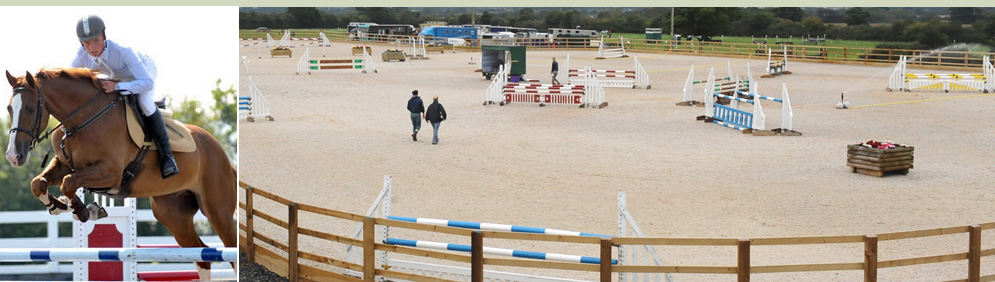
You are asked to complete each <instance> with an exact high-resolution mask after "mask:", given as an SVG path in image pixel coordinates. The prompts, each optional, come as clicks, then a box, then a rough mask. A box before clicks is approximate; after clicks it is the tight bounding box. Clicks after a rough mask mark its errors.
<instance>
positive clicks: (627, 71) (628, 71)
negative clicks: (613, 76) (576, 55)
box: [570, 69, 636, 74]
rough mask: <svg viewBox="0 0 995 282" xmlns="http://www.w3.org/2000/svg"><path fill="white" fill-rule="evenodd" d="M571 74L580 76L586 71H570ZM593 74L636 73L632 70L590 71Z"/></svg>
mask: <svg viewBox="0 0 995 282" xmlns="http://www.w3.org/2000/svg"><path fill="white" fill-rule="evenodd" d="M570 71H571V72H579V73H581V74H583V73H585V72H587V71H586V70H583V69H579V70H570ZM591 72H593V73H636V71H634V70H591Z"/></svg>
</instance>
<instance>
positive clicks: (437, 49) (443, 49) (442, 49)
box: [425, 46, 446, 54]
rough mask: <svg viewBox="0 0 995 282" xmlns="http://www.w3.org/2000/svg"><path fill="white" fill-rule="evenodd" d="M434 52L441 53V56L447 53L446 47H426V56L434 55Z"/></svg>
mask: <svg viewBox="0 0 995 282" xmlns="http://www.w3.org/2000/svg"><path fill="white" fill-rule="evenodd" d="M433 52H439V54H444V53H446V47H445V46H425V53H426V54H428V53H433Z"/></svg>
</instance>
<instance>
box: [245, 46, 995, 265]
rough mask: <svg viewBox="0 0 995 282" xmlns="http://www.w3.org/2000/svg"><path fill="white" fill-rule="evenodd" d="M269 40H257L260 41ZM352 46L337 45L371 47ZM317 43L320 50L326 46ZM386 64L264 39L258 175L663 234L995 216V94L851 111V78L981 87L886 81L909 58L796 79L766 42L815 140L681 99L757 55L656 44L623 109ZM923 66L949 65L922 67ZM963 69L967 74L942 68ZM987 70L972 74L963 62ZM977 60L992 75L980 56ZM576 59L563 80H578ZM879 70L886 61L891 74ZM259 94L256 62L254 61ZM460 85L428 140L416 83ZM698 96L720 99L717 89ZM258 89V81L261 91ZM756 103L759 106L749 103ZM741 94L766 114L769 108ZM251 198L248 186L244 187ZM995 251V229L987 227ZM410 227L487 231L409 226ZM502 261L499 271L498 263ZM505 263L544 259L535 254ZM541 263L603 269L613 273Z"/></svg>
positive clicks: (582, 250)
mask: <svg viewBox="0 0 995 282" xmlns="http://www.w3.org/2000/svg"><path fill="white" fill-rule="evenodd" d="M246 42H249V41H240V44H244V43H246ZM352 45H356V44H346V43H340V42H335V43H333V46H332V47H327V48H325V52H326V54H327V56H328V57H327V58H360V56H351V52H350V46H352ZM310 46H311V57H312V58H314V59H318V58H321V52H322V51H321V48H320V47H317V45H310ZM372 46H373V58H374V59H375V60H376V65H377V69H378V71H379V73H376V74H374V73H368V74H361V73H359V71H354V70H332V71H319V72H315V73H313V74H311V75H295V68H296V64H297V61H298V60H299V58H300V54H301V53H302V52H304V50H305V48H304V47H297V48H293V51H294V57H293V58H289V59H288V58H270V57H269V54H268V52H267V50H266V48H265V46H264V47H263V49H262V51H263V56H262V58H261V59H258V58H257V48H256V46H255V45H253V46H250V47H243V48H240V56H247V57H248V58H249V59H250V60H251V63H250V64H249V74H251V75H252V77H253V80H254V81H255V83H256V84H257V86H258V87H259V89H261V90H262V92H263V93H264V95H265V97H266V99H268V100H269V103H270V107H271V113H272V115H273V116H274V117H275V118H276V121H275V122H269V121H258V120H257V121H256V122H254V123H249V122H245V121H244V120H240V125H239V131H240V138H239V141H240V143H241V144H240V146H239V147H240V153H241V154H240V167H239V170H240V178H241V180H242V181H245V182H247V183H250V184H251V185H254V186H257V187H260V188H261V189H264V190H267V191H270V192H274V193H276V194H279V195H281V196H283V197H286V198H289V199H291V200H293V201H299V202H301V203H306V204H311V205H319V206H322V207H326V208H330V209H334V210H339V211H345V212H350V213H356V214H361V213H364V212H365V211H366V210H367V209H368V208H369V206H370V204H371V203H372V201H373V198H374V197H375V196H376V195H377V193H378V192H379V191H380V189H381V187H382V179H383V176H384V175H390V176H392V177H393V183H394V189H395V191H394V197H393V202H392V203H393V206H392V214H393V215H397V216H409V217H427V218H441V219H450V220H465V221H478V222H492V223H503V224H514V225H524V226H536V227H546V228H556V229H564V230H574V231H583V232H590V233H599V234H616V231H615V230H616V219H617V215H616V195H617V193H618V192H620V191H622V192H626V193H627V195H628V207H629V210H630V212H631V213H632V215H633V216H634V217H635V218H636V220H637V221H638V223H639V224H640V225H641V226H640V227H642V229H643V230H644V232H645V233H647V234H648V235H649V236H652V237H699V238H702V237H704V238H761V237H803V236H828V235H865V234H876V233H887V232H896V231H911V230H920V229H931V228H938V227H950V226H961V225H969V224H979V223H986V222H991V221H995V192H993V188H992V183H993V181H995V161H993V159H995V151H993V150H992V149H991V148H992V147H991V145H990V144H992V142H993V141H995V133H993V130H992V128H993V127H992V125H991V124H989V123H987V122H985V121H986V120H991V117H992V109H995V96H984V97H974V98H964V99H948V100H940V101H931V102H923V103H913V104H903V105H892V106H880V107H868V108H862V109H851V110H837V109H834V105H835V103H836V101H837V100H838V99H839V95H840V92H842V91H844V90H847V89H851V88H852V90H850V91H849V92H848V93H847V97H848V98H849V99H850V102H851V103H852V104H853V106H858V105H868V104H877V103H888V102H898V101H911V100H920V99H929V98H941V97H951V96H961V95H972V94H978V93H976V92H952V93H942V92H913V93H899V92H886V91H885V90H884V89H885V87H886V86H887V81H888V75H889V74H890V69H891V68H890V67H889V66H884V65H873V66H864V65H842V64H828V63H807V62H790V64H789V70H791V71H792V72H794V74H792V75H786V76H778V77H776V78H766V79H761V78H760V75H761V74H763V66H764V64H765V63H766V57H764V58H759V57H754V58H753V59H752V60H750V65H751V67H752V72H753V75H754V77H755V78H756V79H758V80H759V92H760V93H761V94H764V95H768V96H774V97H780V96H781V83H782V82H786V83H787V85H788V91H789V93H790V98H791V103H792V106H793V109H794V114H795V118H794V129H795V130H797V131H800V132H803V133H804V136H800V137H779V136H771V137H760V136H749V135H743V134H740V133H739V132H738V131H735V130H732V129H729V128H725V127H722V126H719V125H715V124H704V123H702V122H700V121H696V120H695V117H696V116H698V115H702V114H703V112H704V108H701V107H679V106H675V105H674V104H675V103H677V102H680V101H681V91H682V88H683V85H684V81H685V79H686V78H687V74H688V70H689V69H690V67H691V65H692V64H694V65H695V79H696V80H704V79H706V78H707V75H708V68H709V67H711V66H715V67H716V69H717V70H716V72H717V74H718V75H719V76H725V75H726V73H727V71H726V62H728V61H730V60H731V61H732V67H733V71H734V72H735V73H736V74H739V75H745V72H746V71H745V68H746V61H747V60H746V59H744V58H721V57H705V56H691V55H678V54H644V53H631V54H630V55H633V56H638V57H639V60H640V62H641V63H642V64H643V66H644V67H645V68H646V69H647V70H648V71H649V73H650V80H651V84H652V89H650V90H645V89H635V90H634V89H623V88H606V91H607V98H606V100H607V101H608V104H609V106H608V107H607V108H604V109H600V110H598V109H578V108H576V107H575V106H569V105H556V104H554V105H549V106H547V107H543V108H540V107H539V106H538V105H535V104H511V105H508V106H504V107H500V106H497V105H490V106H482V105H481V104H482V102H483V99H484V92H485V89H486V88H487V86H488V85H489V83H490V81H488V80H485V79H484V78H483V76H482V75H481V74H480V73H477V72H474V70H475V69H477V68H479V65H469V64H467V61H468V60H469V59H470V57H473V58H474V61H477V62H479V60H480V53H479V51H478V52H462V51H458V52H457V53H455V54H453V53H452V52H451V51H449V52H447V53H446V54H438V53H432V54H429V57H430V58H431V59H429V60H415V61H410V62H408V63H404V62H391V63H385V62H382V61H380V54H381V52H383V51H384V49H386V48H395V46H394V45H386V44H384V45H376V44H374V45H372ZM568 53H569V54H571V68H579V67H582V66H584V65H592V66H594V67H595V68H598V69H632V58H626V59H609V60H594V57H596V56H597V52H596V50H594V51H560V50H555V49H554V50H544V49H530V50H529V51H528V75H527V77H529V78H538V79H542V80H543V82H545V83H548V82H549V68H550V63H551V58H552V57H554V56H555V57H556V58H557V59H558V61H560V64H561V69H563V61H564V60H565V57H566V54H568ZM910 71H915V72H920V71H922V72H928V71H931V70H926V69H924V70H919V69H910ZM938 72H949V71H938ZM962 72H967V71H962ZM973 72H977V71H973ZM565 73H566V71H565V70H564V71H561V73H560V76H559V80H560V81H566V79H565ZM872 76H873V78H870V79H868V78H869V77H872ZM240 78H241V85H240V91H243V92H242V93H247V84H248V82H247V76H246V74H245V73H244V69H243V73H242V74H241V76H240ZM414 89H417V90H418V91H419V92H420V93H421V96H422V97H423V98H424V99H425V100H426V103H425V104H426V107H427V106H428V104H429V103H430V101H431V97H432V96H433V95H438V96H439V97H440V102H441V103H442V104H443V105H444V106H445V107H446V110H447V112H448V114H449V119H448V120H447V121H445V122H443V123H442V126H441V130H440V139H441V141H440V143H439V145H437V146H433V145H431V137H432V127H431V125H429V124H428V123H423V124H422V133H421V134H419V141H418V142H412V140H411V137H410V134H411V121H410V119H409V116H408V112H407V111H406V110H405V105H406V101H407V100H408V98H409V97H410V92H411V90H414ZM696 89H699V90H697V91H696V94H695V99H696V100H699V101H700V100H701V94H700V91H701V90H700V88H696ZM243 95H244V94H243ZM746 106H749V105H746ZM746 106H741V107H740V108H741V109H746V111H752V108H751V107H746ZM763 106H764V112H765V113H766V114H767V128H768V129H771V128H777V127H780V117H781V114H780V105H779V104H777V103H773V102H764V104H763ZM869 139H874V140H892V141H895V142H901V143H906V144H910V145H913V146H915V147H916V153H915V154H916V155H915V168H914V169H912V171H911V173H909V174H908V175H905V176H902V175H897V176H889V177H884V178H878V177H871V176H865V175H860V174H853V173H850V171H849V168H848V167H847V166H846V145H847V144H853V143H858V142H862V141H866V140H869ZM239 192H240V194H243V195H242V197H244V193H243V192H244V191H243V190H241V189H240V191H239ZM256 199H257V200H256V201H255V203H256V204H257V206H258V208H259V209H263V210H266V211H269V213H270V214H272V215H275V216H278V217H280V218H286V208H283V207H279V206H277V205H275V204H272V203H271V202H268V201H263V200H258V199H260V198H256ZM256 222H257V225H256V226H257V229H259V230H260V232H262V233H263V234H267V235H268V236H270V237H273V238H275V239H277V240H278V241H285V240H286V234H285V232H280V231H278V230H279V229H277V228H276V227H275V226H273V225H271V224H267V223H265V221H262V220H257V221H256ZM301 222H302V226H304V227H306V228H313V229H317V230H321V231H324V232H331V233H333V234H340V235H341V234H349V233H351V232H352V231H353V229H354V228H355V226H356V225H355V224H354V223H350V222H346V221H341V220H328V219H326V218H325V217H318V216H314V215H310V214H304V215H302V216H301ZM982 235H983V245H982V248H983V249H988V248H993V247H995V232H993V231H991V230H989V231H986V232H983V234H982ZM391 237H397V238H406V239H421V240H435V241H443V242H452V243H461V244H469V238H453V237H447V236H444V235H437V234H424V233H422V232H413V231H406V230H396V231H395V230H392V232H391ZM967 242H968V240H967V234H966V233H964V234H959V235H946V236H940V237H932V238H927V239H915V240H900V241H888V242H882V243H880V246H879V256H880V259H881V260H889V259H900V258H908V257H916V256H927V255H941V254H951V253H960V252H966V251H967ZM485 243H487V244H488V246H494V247H504V248H515V249H521V250H530V251H548V252H561V253H567V254H575V255H586V256H597V255H598V249H597V246H593V245H591V246H586V245H580V244H563V243H559V244H549V243H541V242H528V243H521V242H509V241H505V240H493V239H492V240H489V241H488V240H485ZM301 248H302V249H305V250H309V251H312V252H315V253H320V254H330V255H334V256H340V255H341V253H342V249H344V247H341V245H338V244H332V243H324V242H319V241H318V240H314V239H313V238H303V239H302V241H301ZM657 250H658V251H659V252H660V253H661V255H662V256H663V259H664V261H665V263H667V264H668V265H716V266H734V265H735V264H736V255H735V247H707V248H702V247H658V248H657ZM752 258H753V260H752V265H754V266H759V265H776V264H805V263H845V262H846V263H850V262H852V263H859V262H862V261H863V244H836V245H818V246H808V245H797V246H774V247H771V246H755V247H753V249H752ZM966 265H967V264H966V262H964V261H959V262H954V263H943V264H931V265H918V266H906V267H898V268H888V269H880V270H879V277H881V278H882V279H883V280H902V281H908V280H946V279H963V278H966V275H967V266H966ZM488 269H495V268H488ZM496 269H499V270H509V271H520V272H533V271H531V270H527V269H520V268H496ZM535 273H538V274H548V275H557V276H563V277H570V278H580V279H592V280H593V279H596V278H597V276H596V274H594V273H585V272H566V271H562V272H560V271H550V272H538V271H535ZM990 274H995V259H993V258H992V257H985V258H983V259H982V275H990ZM861 277H862V271H844V272H836V271H828V272H813V273H803V274H794V273H789V274H754V275H753V279H759V280H761V281H765V280H771V281H780V280H784V279H792V280H797V279H804V280H847V281H853V280H860V279H861ZM675 278H678V279H680V280H716V279H718V280H733V279H735V275H688V274H684V275H675Z"/></svg>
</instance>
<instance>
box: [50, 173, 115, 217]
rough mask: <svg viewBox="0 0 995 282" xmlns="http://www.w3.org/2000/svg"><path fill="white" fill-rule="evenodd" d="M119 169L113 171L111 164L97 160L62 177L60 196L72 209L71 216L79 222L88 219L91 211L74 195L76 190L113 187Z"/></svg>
mask: <svg viewBox="0 0 995 282" xmlns="http://www.w3.org/2000/svg"><path fill="white" fill-rule="evenodd" d="M119 173H120V171H118V172H117V173H115V172H114V170H113V169H112V166H111V165H110V164H109V163H107V162H97V163H94V164H92V165H89V166H87V167H85V168H80V169H77V170H76V172H74V173H70V174H68V175H66V176H65V177H63V178H62V187H61V189H59V190H60V191H62V197H64V199H65V200H64V203H66V204H68V205H69V207H70V209H71V210H72V211H73V216H74V217H75V218H76V220H79V221H80V222H86V221H87V220H89V219H90V214H91V212H90V211H89V210H87V208H86V206H84V205H83V201H82V200H80V199H79V197H76V190H79V188H83V187H114V186H117V183H115V181H117V179H119V177H120V176H121V175H120V174H119Z"/></svg>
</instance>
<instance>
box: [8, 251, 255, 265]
mask: <svg viewBox="0 0 995 282" xmlns="http://www.w3.org/2000/svg"><path fill="white" fill-rule="evenodd" d="M237 259H238V248H168V249H161V248H154V249H138V248H58V249H26V248H13V249H0V261H3V262H29V261H46V262H50V261H134V262H234V261H235V260H237Z"/></svg>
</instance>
